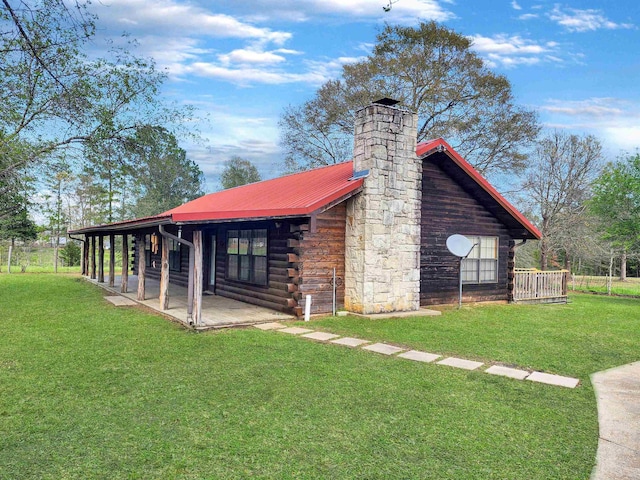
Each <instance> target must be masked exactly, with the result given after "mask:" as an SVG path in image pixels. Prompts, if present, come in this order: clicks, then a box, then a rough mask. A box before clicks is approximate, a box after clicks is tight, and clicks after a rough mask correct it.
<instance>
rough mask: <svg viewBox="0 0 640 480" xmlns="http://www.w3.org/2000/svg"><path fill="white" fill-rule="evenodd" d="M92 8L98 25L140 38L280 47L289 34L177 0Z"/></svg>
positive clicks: (122, 1)
mask: <svg viewBox="0 0 640 480" xmlns="http://www.w3.org/2000/svg"><path fill="white" fill-rule="evenodd" d="M94 8H95V11H96V13H97V14H98V16H99V17H100V23H101V25H102V24H105V23H106V24H107V25H109V26H111V27H113V29H114V30H115V29H118V26H119V27H120V29H121V30H131V29H133V28H135V31H136V32H138V33H141V34H145V33H150V32H151V33H154V34H155V33H157V32H158V31H161V32H163V35H171V36H173V35H175V36H181V37H183V36H185V34H188V35H189V36H201V35H204V36H206V37H210V38H239V39H250V40H258V41H262V42H267V43H274V44H275V45H283V44H284V43H285V42H286V41H287V40H289V39H290V38H291V33H289V32H284V31H278V30H272V29H270V28H264V27H257V26H255V25H252V24H250V23H247V22H243V21H240V20H238V19H236V18H234V17H232V16H230V15H226V14H220V13H211V12H210V11H209V10H207V9H205V8H201V7H198V6H195V5H192V4H189V3H179V2H178V1H176V0H153V1H149V0H110V2H109V4H108V5H107V4H102V3H96V4H94Z"/></svg>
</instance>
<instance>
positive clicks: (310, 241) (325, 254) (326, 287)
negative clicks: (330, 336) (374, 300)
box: [299, 202, 347, 314]
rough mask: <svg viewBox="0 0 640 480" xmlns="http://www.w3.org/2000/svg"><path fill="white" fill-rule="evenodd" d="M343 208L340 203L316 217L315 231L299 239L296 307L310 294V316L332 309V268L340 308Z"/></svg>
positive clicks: (342, 261) (344, 205) (337, 302)
mask: <svg viewBox="0 0 640 480" xmlns="http://www.w3.org/2000/svg"><path fill="white" fill-rule="evenodd" d="M346 216H347V208H346V204H345V203H344V202H343V203H341V204H340V205H336V206H335V207H333V208H331V209H329V210H327V211H326V212H324V213H322V214H320V215H318V216H317V217H316V230H315V232H312V231H306V232H302V235H301V237H300V246H299V255H300V264H299V274H300V287H299V291H300V294H301V301H300V305H301V306H304V301H305V297H306V295H311V313H312V314H318V313H330V312H331V311H332V309H333V286H332V283H331V282H332V280H333V269H334V268H335V269H336V279H337V282H336V283H337V285H338V287H337V289H336V307H337V308H343V307H344V254H345V243H344V234H345V226H346Z"/></svg>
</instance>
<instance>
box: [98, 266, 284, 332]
mask: <svg viewBox="0 0 640 480" xmlns="http://www.w3.org/2000/svg"><path fill="white" fill-rule="evenodd" d="M86 279H87V280H88V281H90V282H91V283H94V284H96V285H98V286H100V287H102V288H104V289H105V290H107V291H109V292H112V293H114V294H117V295H122V296H123V297H125V298H128V299H129V300H132V301H133V302H135V303H136V304H139V305H144V306H145V307H148V308H150V309H151V310H154V311H156V312H158V313H161V314H162V315H166V316H168V317H171V318H172V319H174V320H177V321H179V322H181V323H183V324H184V325H187V326H191V327H193V328H194V329H196V330H208V329H214V328H223V327H234V326H243V325H253V324H257V323H265V322H276V321H283V320H294V319H295V317H294V316H292V315H287V314H285V313H281V312H277V311H274V310H270V309H268V308H264V307H259V306H257V305H251V304H248V303H244V302H240V301H238V300H233V299H231V298H225V297H221V296H219V295H213V294H208V293H206V292H205V293H204V294H203V295H202V311H201V316H200V322H199V323H198V324H197V325H191V324H190V321H189V319H188V315H187V298H188V289H187V288H185V287H181V286H180V285H175V284H172V283H170V284H169V292H168V297H169V306H168V308H167V309H162V308H161V304H160V301H159V299H160V282H159V281H157V280H153V279H151V278H147V279H146V280H145V299H144V300H138V298H137V296H138V293H137V291H133V292H131V291H128V292H125V293H123V292H122V291H121V287H122V277H121V276H120V275H116V276H115V277H114V282H113V286H110V284H109V283H105V282H98V280H97V279H92V278H90V277H86ZM128 280H129V282H131V284H132V285H137V283H138V278H137V275H129V277H128Z"/></svg>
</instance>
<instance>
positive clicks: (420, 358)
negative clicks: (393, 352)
mask: <svg viewBox="0 0 640 480" xmlns="http://www.w3.org/2000/svg"><path fill="white" fill-rule="evenodd" d="M440 356H441V355H436V354H435V353H427V352H420V351H418V350H409V351H408V352H404V353H401V354H400V355H398V357H400V358H406V359H407V360H413V361H415V362H425V363H429V362H433V361H434V360H437V359H438V358H440Z"/></svg>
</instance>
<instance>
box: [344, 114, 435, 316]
mask: <svg viewBox="0 0 640 480" xmlns="http://www.w3.org/2000/svg"><path fill="white" fill-rule="evenodd" d="M417 122H418V117H417V115H416V114H414V113H412V112H409V111H407V110H404V109H400V108H396V107H392V106H387V105H381V104H375V103H374V104H372V105H369V106H367V107H365V108H363V109H361V110H359V111H358V112H356V122H355V140H354V142H355V143H354V152H353V155H354V159H353V168H354V172H357V171H361V170H367V169H368V170H369V171H370V173H369V176H368V177H367V178H366V179H365V181H364V186H363V191H362V192H361V193H359V194H358V195H356V196H355V197H353V198H352V199H350V200H349V201H348V203H347V225H346V235H345V246H346V256H345V308H346V309H347V310H349V311H352V312H357V313H380V312H394V311H411V310H418V309H419V308H420V206H421V180H422V162H421V161H420V160H419V159H418V158H417V156H416V128H417Z"/></svg>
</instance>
